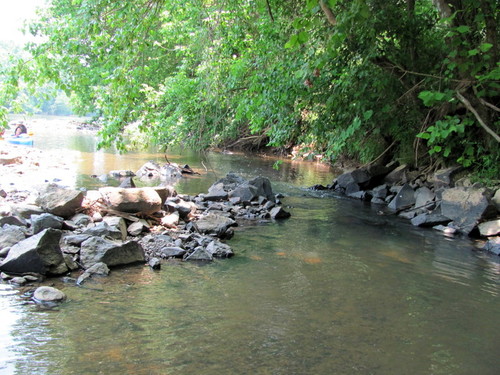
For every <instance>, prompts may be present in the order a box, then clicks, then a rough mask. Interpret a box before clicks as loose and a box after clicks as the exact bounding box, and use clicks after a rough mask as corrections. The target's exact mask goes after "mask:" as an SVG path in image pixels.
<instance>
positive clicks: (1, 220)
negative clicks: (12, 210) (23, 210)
mask: <svg viewBox="0 0 500 375" xmlns="http://www.w3.org/2000/svg"><path fill="white" fill-rule="evenodd" d="M5 224H9V225H15V226H18V227H25V226H27V223H26V220H25V219H24V218H23V217H17V216H12V215H11V216H2V217H0V227H3V226H4V225H5Z"/></svg>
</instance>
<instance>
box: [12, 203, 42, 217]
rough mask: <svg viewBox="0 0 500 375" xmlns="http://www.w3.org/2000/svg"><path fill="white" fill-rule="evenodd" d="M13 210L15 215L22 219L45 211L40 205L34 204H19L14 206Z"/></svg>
mask: <svg viewBox="0 0 500 375" xmlns="http://www.w3.org/2000/svg"><path fill="white" fill-rule="evenodd" d="M14 211H15V213H16V215H19V216H20V217H22V218H24V219H29V218H30V217H31V215H40V214H43V213H44V212H45V211H44V210H43V209H42V208H41V207H40V206H36V205H34V204H19V205H17V206H15V208H14Z"/></svg>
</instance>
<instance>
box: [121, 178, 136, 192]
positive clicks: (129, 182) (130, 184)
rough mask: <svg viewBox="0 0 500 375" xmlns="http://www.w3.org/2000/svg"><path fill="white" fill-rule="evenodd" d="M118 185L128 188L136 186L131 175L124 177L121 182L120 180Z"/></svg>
mask: <svg viewBox="0 0 500 375" xmlns="http://www.w3.org/2000/svg"><path fill="white" fill-rule="evenodd" d="M118 187H121V188H123V189H130V188H135V187H136V186H135V183H134V180H133V179H132V177H126V178H124V179H123V181H122V182H120V185H119V186H118Z"/></svg>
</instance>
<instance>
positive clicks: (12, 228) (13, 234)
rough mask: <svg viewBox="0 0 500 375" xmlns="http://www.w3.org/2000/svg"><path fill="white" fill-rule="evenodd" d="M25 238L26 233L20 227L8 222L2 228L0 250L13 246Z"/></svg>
mask: <svg viewBox="0 0 500 375" xmlns="http://www.w3.org/2000/svg"><path fill="white" fill-rule="evenodd" d="M25 238H26V235H25V233H24V231H23V230H22V229H21V228H20V227H18V226H17V225H9V224H6V225H4V226H3V227H2V228H0V250H1V249H5V248H6V247H11V246H13V245H15V244H16V243H18V242H19V241H22V240H24V239H25Z"/></svg>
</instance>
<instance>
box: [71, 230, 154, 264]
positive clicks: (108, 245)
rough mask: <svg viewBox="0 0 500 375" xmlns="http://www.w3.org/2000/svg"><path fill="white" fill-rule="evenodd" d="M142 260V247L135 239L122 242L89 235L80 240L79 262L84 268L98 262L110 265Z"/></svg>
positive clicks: (143, 259)
mask: <svg viewBox="0 0 500 375" xmlns="http://www.w3.org/2000/svg"><path fill="white" fill-rule="evenodd" d="M144 261H145V256H144V249H143V248H142V246H141V245H140V244H139V243H138V242H137V241H128V242H123V243H122V242H115V241H110V240H107V239H104V238H101V237H90V238H89V239H88V240H86V241H84V242H82V246H81V249H80V262H81V264H82V266H83V268H85V269H88V268H90V267H92V266H93V265H94V264H96V263H99V262H102V263H104V264H106V265H107V266H108V267H112V266H121V265H126V264H132V263H138V262H144Z"/></svg>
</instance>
